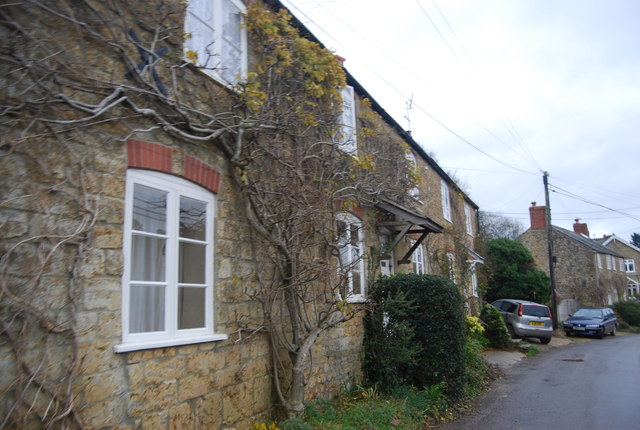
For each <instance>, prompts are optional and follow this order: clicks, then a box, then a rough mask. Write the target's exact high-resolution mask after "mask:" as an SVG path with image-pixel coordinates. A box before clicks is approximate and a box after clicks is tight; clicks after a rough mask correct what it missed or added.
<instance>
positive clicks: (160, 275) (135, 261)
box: [131, 234, 166, 282]
mask: <svg viewBox="0 0 640 430" xmlns="http://www.w3.org/2000/svg"><path fill="white" fill-rule="evenodd" d="M165 242H166V239H162V238H158V237H148V236H142V235H139V234H134V235H133V237H132V246H131V280H133V281H150V282H164V281H165Z"/></svg>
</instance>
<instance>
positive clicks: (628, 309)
mask: <svg viewBox="0 0 640 430" xmlns="http://www.w3.org/2000/svg"><path fill="white" fill-rule="evenodd" d="M613 309H614V310H615V311H616V312H617V313H618V315H620V318H622V319H623V320H624V321H625V322H626V323H627V324H629V325H632V326H640V303H638V302H637V301H635V300H628V301H626V302H618V303H616V304H614V305H613Z"/></svg>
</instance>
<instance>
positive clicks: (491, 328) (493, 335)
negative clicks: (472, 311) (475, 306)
mask: <svg viewBox="0 0 640 430" xmlns="http://www.w3.org/2000/svg"><path fill="white" fill-rule="evenodd" d="M480 319H481V320H482V322H483V323H484V324H485V329H484V336H485V337H486V338H487V339H488V340H489V346H492V347H494V348H500V349H503V348H507V347H508V346H509V345H511V337H510V336H509V333H508V332H507V326H506V325H505V323H504V318H502V314H501V313H500V311H499V310H498V309H496V308H495V307H493V306H491V305H489V304H487V305H484V306H483V307H482V311H481V312H480Z"/></svg>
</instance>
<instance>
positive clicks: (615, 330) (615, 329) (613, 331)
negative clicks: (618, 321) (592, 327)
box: [611, 324, 618, 336]
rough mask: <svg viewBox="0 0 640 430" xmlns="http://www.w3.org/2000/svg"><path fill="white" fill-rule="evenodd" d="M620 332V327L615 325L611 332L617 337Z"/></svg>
mask: <svg viewBox="0 0 640 430" xmlns="http://www.w3.org/2000/svg"><path fill="white" fill-rule="evenodd" d="M617 332H618V327H617V326H616V325H615V324H614V325H613V329H612V330H611V336H615V335H616V333H617Z"/></svg>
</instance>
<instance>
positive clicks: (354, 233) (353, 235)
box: [349, 224, 360, 247]
mask: <svg viewBox="0 0 640 430" xmlns="http://www.w3.org/2000/svg"><path fill="white" fill-rule="evenodd" d="M349 229H350V235H349V236H350V239H351V245H353V246H355V247H357V246H358V245H359V239H360V236H359V235H358V232H359V230H360V229H359V226H358V225H357V224H351V225H350V226H349Z"/></svg>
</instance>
